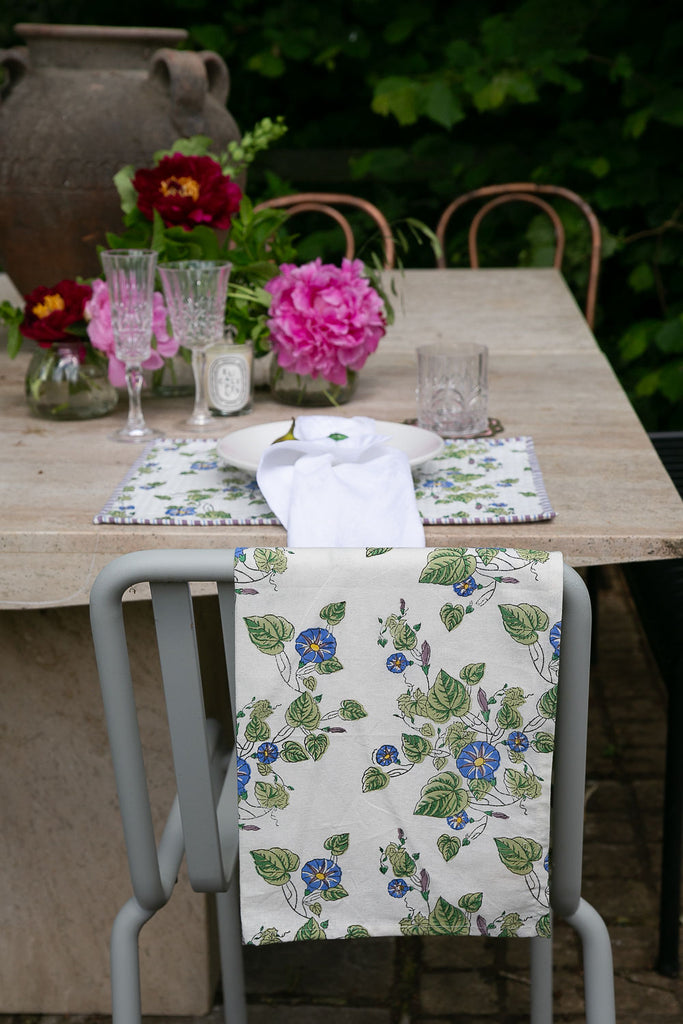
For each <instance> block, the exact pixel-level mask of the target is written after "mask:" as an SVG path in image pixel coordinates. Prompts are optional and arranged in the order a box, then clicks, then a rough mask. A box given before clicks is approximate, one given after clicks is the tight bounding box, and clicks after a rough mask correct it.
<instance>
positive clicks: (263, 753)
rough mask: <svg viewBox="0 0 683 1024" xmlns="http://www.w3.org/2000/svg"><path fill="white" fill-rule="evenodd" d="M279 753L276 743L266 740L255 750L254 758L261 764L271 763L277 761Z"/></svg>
mask: <svg viewBox="0 0 683 1024" xmlns="http://www.w3.org/2000/svg"><path fill="white" fill-rule="evenodd" d="M279 753H280V751H279V750H278V749H277V743H273V741H272V740H266V742H265V743H262V744H261V746H260V747H259V748H258V750H257V751H256V759H257V760H258V761H260V762H261V764H272V763H273V761H277V759H278V755H279Z"/></svg>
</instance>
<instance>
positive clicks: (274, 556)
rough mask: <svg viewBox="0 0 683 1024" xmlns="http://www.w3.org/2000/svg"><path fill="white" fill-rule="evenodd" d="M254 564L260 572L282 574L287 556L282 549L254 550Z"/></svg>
mask: <svg viewBox="0 0 683 1024" xmlns="http://www.w3.org/2000/svg"><path fill="white" fill-rule="evenodd" d="M254 562H255V563H256V567H257V569H260V570H261V572H277V573H282V572H284V571H285V569H286V568H287V555H286V554H285V553H284V551H283V550H282V548H255V549H254Z"/></svg>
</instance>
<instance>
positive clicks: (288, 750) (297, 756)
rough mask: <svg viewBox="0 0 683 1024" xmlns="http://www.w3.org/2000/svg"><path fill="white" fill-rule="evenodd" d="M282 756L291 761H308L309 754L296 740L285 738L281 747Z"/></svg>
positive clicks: (283, 758)
mask: <svg viewBox="0 0 683 1024" xmlns="http://www.w3.org/2000/svg"><path fill="white" fill-rule="evenodd" d="M280 757H281V758H282V760H283V761H289V762H297V761H308V754H307V753H306V751H305V750H304V748H303V747H302V746H301V744H300V743H296V742H295V740H285V742H284V743H283V744H282V746H281V748H280Z"/></svg>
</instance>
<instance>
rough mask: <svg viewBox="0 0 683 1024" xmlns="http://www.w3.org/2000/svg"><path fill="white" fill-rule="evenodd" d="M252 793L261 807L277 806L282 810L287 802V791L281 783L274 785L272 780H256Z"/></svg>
mask: <svg viewBox="0 0 683 1024" xmlns="http://www.w3.org/2000/svg"><path fill="white" fill-rule="evenodd" d="M254 793H255V794H256V799H257V800H258V802H259V804H260V806H261V807H278V808H279V809H280V810H282V809H283V808H284V807H286V806H287V804H288V803H289V793H288V792H287V790H286V789H285V787H284V786H283V785H282V784H281V783H278V784H277V785H275V786H274V785H273V784H272V782H257V783H256V785H255V786H254Z"/></svg>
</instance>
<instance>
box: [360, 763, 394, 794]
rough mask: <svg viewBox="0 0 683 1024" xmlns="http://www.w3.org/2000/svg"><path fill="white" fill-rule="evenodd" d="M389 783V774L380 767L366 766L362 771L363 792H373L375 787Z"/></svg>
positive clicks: (379, 787)
mask: <svg viewBox="0 0 683 1024" xmlns="http://www.w3.org/2000/svg"><path fill="white" fill-rule="evenodd" d="M388 785H389V776H388V775H387V774H386V773H385V772H383V771H382V769H381V768H376V767H375V766H374V765H371V767H370V768H366V769H365V771H364V772H363V792H364V793H373V792H374V791H375V790H377V789H384V787H385V786H388Z"/></svg>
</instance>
